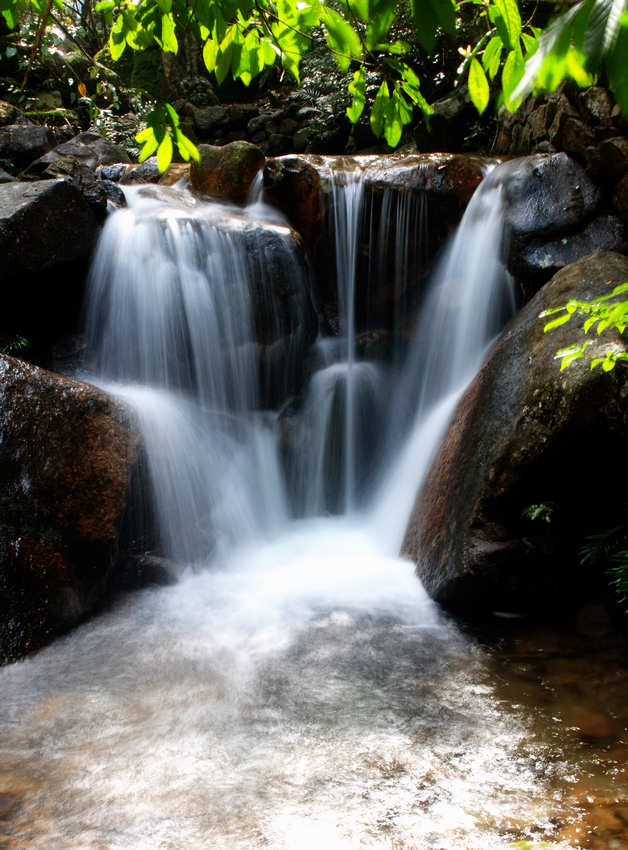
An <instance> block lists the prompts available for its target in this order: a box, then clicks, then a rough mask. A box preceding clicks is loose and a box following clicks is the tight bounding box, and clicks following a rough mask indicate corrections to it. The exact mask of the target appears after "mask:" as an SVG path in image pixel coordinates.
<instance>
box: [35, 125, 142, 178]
mask: <svg viewBox="0 0 628 850" xmlns="http://www.w3.org/2000/svg"><path fill="white" fill-rule="evenodd" d="M61 158H63V159H67V158H71V159H74V160H76V161H77V162H79V163H81V164H82V165H84V166H86V167H87V168H89V169H91V170H95V169H96V168H97V167H98V166H99V165H111V164H112V163H119V162H130V159H129V157H128V155H127V154H126V153H125V151H123V150H122V148H119V147H118V146H117V145H114V144H112V143H111V142H109V141H108V140H107V139H106V138H105V137H104V136H102V135H101V134H100V133H96V132H95V131H94V130H88V131H87V132H85V133H79V134H78V136H74V138H72V139H70V140H69V141H67V142H63V143H62V144H60V145H57V146H56V147H55V148H53V149H52V150H51V151H49V152H48V153H47V154H45V155H44V156H41V157H40V158H39V159H38V160H36V161H35V162H33V163H32V164H31V166H30V167H29V169H28V176H30V177H37V176H38V175H42V174H43V173H44V171H46V169H48V168H49V166H50V165H52V164H53V163H54V162H56V161H57V160H58V159H61Z"/></svg>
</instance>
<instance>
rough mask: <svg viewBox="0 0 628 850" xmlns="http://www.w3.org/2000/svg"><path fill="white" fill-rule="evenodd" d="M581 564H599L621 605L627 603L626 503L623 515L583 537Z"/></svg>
mask: <svg viewBox="0 0 628 850" xmlns="http://www.w3.org/2000/svg"><path fill="white" fill-rule="evenodd" d="M579 556H580V564H581V566H595V565H600V566H601V567H603V568H605V569H606V571H607V572H608V574H609V579H610V584H611V586H612V587H613V588H614V590H615V592H616V593H617V597H618V599H619V601H620V602H621V603H622V605H624V606H625V605H626V603H628V505H624V508H623V517H620V518H619V520H618V522H616V523H615V524H613V525H611V526H609V527H608V528H605V529H602V530H601V531H596V532H594V533H593V534H589V535H587V537H585V540H584V543H583V544H582V546H581V547H580V552H579Z"/></svg>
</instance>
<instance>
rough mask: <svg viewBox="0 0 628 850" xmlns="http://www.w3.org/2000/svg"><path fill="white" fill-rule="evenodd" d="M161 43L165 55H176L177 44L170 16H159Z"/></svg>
mask: <svg viewBox="0 0 628 850" xmlns="http://www.w3.org/2000/svg"><path fill="white" fill-rule="evenodd" d="M161 43H162V49H163V50H165V52H166V53H177V52H178V50H179V43H178V42H177V36H176V34H175V26H174V18H173V17H172V14H170V13H169V14H167V15H162V16H161Z"/></svg>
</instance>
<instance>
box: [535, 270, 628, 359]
mask: <svg viewBox="0 0 628 850" xmlns="http://www.w3.org/2000/svg"><path fill="white" fill-rule="evenodd" d="M626 292H628V282H627V283H621V284H620V285H619V286H616V287H615V288H614V289H613V291H612V292H611V293H609V294H608V295H604V296H602V297H601V298H598V299H597V300H595V301H579V300H578V299H576V298H572V299H571V300H569V301H568V302H567V303H566V304H563V305H562V306H561V307H553V308H551V309H550V310H544V311H543V312H542V313H541V315H540V318H546V317H548V316H555V318H553V319H551V320H550V321H549V322H546V324H545V326H544V328H543V331H544V332H545V333H547V331H551V330H553V329H554V328H558V327H560V326H561V325H564V324H566V322H568V321H569V320H570V319H571V318H572V317H573V316H579V317H582V318H584V322H583V323H582V330H583V331H584V333H585V334H588V333H589V331H591V330H593V329H594V328H595V329H596V330H597V333H598V336H599V335H600V334H601V333H603V332H604V331H605V330H607V329H608V328H611V329H613V328H614V329H615V330H616V331H618V332H619V333H620V334H621V335H623V333H624V331H625V330H626V328H627V327H628V300H624V299H619V300H617V299H618V296H619V295H623V294H625V293H626ZM588 345H589V341H588V340H585V341H584V342H582V343H579V344H578V343H576V344H574V345H570V346H567V347H566V348H561V349H559V350H558V351H557V352H556V355H555V356H556V358H557V359H558V358H560V369H561V372H562V370H563V369H566V368H567V366H570V365H571V364H572V363H573V362H575V361H576V360H580V359H582V358H583V357H584V353H585V351H586V349H587V346H588ZM620 362H628V352H625V351H617V350H614V349H613V348H610V347H609V349H608V350H607V351H606V352H605V353H604V354H603V355H602V356H601V357H592V358H591V369H595V367H596V366H601V367H602V369H603V370H604V371H605V372H610V371H611V370H612V369H614V368H615V364H616V363H620Z"/></svg>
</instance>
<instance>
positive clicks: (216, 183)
mask: <svg viewBox="0 0 628 850" xmlns="http://www.w3.org/2000/svg"><path fill="white" fill-rule="evenodd" d="M199 153H200V156H201V159H200V162H194V161H192V163H191V165H190V181H191V184H192V188H193V189H196V190H197V191H198V192H203V193H204V194H207V195H213V196H214V197H218V198H224V199H225V200H229V201H234V202H235V203H238V204H241V203H244V201H245V200H246V196H247V194H248V191H249V189H250V187H251V183H252V182H253V178H254V177H255V175H256V174H257V173H258V171H259V170H260V169H261V168H263V167H264V161H265V157H264V154H263V153H262V151H261V150H260V149H259V148H258V147H257V146H256V145H252V144H251V143H250V142H231V143H230V144H228V145H224V146H223V147H217V146H214V145H199Z"/></svg>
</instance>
